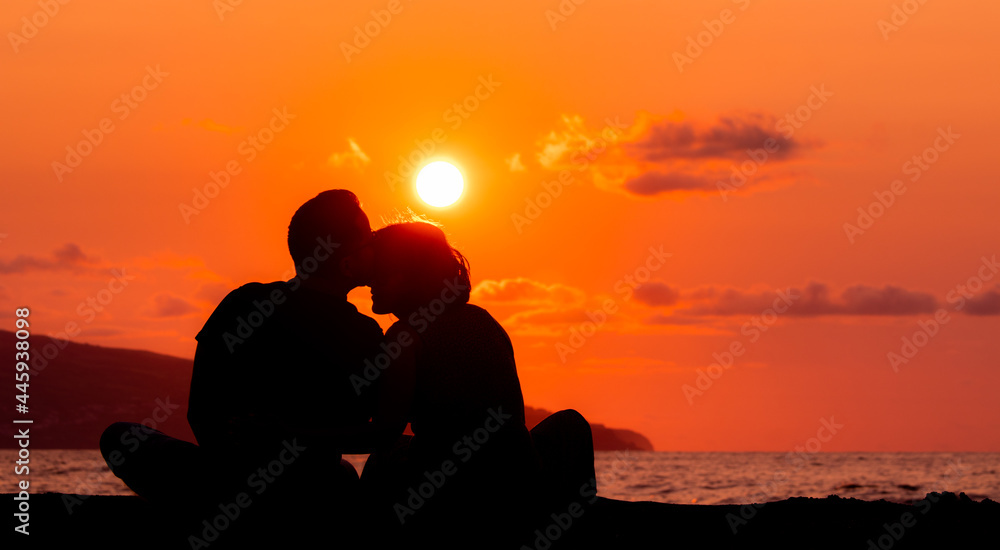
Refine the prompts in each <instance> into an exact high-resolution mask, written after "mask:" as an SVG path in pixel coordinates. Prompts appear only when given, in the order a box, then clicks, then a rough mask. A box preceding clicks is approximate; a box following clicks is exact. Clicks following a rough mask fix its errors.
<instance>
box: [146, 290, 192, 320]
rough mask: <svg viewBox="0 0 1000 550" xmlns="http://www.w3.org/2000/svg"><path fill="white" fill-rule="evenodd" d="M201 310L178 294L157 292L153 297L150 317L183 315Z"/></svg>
mask: <svg viewBox="0 0 1000 550" xmlns="http://www.w3.org/2000/svg"><path fill="white" fill-rule="evenodd" d="M199 311H201V310H200V309H199V308H198V307H197V306H195V305H194V304H192V303H191V302H189V301H187V300H185V299H184V298H181V297H179V296H173V295H171V294H157V295H156V296H154V297H153V307H152V309H151V310H150V311H149V316H150V317H159V318H164V317H183V316H185V315H191V314H193V313H198V312H199Z"/></svg>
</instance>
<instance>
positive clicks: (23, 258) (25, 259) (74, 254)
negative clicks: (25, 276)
mask: <svg viewBox="0 0 1000 550" xmlns="http://www.w3.org/2000/svg"><path fill="white" fill-rule="evenodd" d="M96 262H97V259H96V258H92V257H90V256H87V255H86V254H84V253H83V251H82V250H80V247H79V246H77V245H75V244H73V243H67V244H65V245H63V246H62V248H58V249H56V250H55V251H53V252H52V256H51V257H50V258H45V257H40V256H32V255H27V254H18V255H17V256H15V257H14V259H13V260H10V261H3V260H0V273H4V274H14V273H27V272H29V271H58V270H73V271H79V270H81V269H84V268H88V267H90V266H91V265H92V264H94V263H96Z"/></svg>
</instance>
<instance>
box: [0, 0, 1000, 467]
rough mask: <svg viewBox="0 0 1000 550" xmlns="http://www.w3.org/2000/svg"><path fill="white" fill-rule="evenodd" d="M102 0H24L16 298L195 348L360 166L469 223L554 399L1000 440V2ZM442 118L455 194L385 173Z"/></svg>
mask: <svg viewBox="0 0 1000 550" xmlns="http://www.w3.org/2000/svg"><path fill="white" fill-rule="evenodd" d="M50 4H52V5H50ZM97 4H98V5H93V3H84V2H70V3H68V4H66V5H58V3H57V2H55V1H54V0H53V1H50V2H48V3H46V1H44V0H43V1H42V2H34V1H23V0H17V1H8V2H4V3H3V5H2V6H0V21H2V30H3V31H4V34H5V35H6V37H7V43H8V44H7V46H5V47H4V48H0V50H2V52H3V53H2V54H0V55H2V66H3V85H2V87H0V98H2V101H3V105H5V107H6V109H5V119H4V120H5V122H4V129H5V131H4V132H3V133H2V135H0V161H2V166H3V200H2V201H0V277H2V278H0V308H2V309H0V312H2V317H3V318H4V319H7V320H8V321H10V326H8V327H6V328H8V329H11V328H12V326H13V322H12V319H13V315H12V313H13V309H14V308H15V307H21V306H30V307H31V308H32V310H33V313H32V319H33V320H34V321H35V324H34V329H35V330H36V331H37V332H42V333H49V334H57V333H59V332H60V331H62V330H64V327H65V326H66V324H67V323H68V322H76V323H78V324H79V325H80V327H81V330H80V334H79V336H77V337H76V338H75V339H76V340H78V341H82V342H90V343H95V344H100V345H107V346H119V347H129V348H143V349H150V350H154V351H158V352H163V353H169V354H174V355H179V356H184V357H191V356H192V355H193V353H194V346H195V341H194V338H193V336H194V334H195V333H196V332H197V331H198V329H199V328H200V327H201V325H202V323H204V321H205V319H207V317H208V315H209V314H210V313H211V311H212V309H213V308H214V306H215V304H216V303H217V302H218V301H219V300H220V299H221V298H222V297H223V296H224V295H225V293H226V292H228V291H229V290H230V289H232V288H235V287H236V286H239V285H240V284H243V283H245V282H249V281H254V280H257V281H270V280H275V279H278V278H282V277H283V275H285V274H286V273H287V272H288V270H289V269H290V268H291V261H290V259H289V258H288V256H287V250H286V248H285V243H284V238H285V230H286V227H287V223H288V219H289V218H290V216H291V214H292V212H294V210H295V208H296V207H297V206H298V205H299V204H301V203H302V202H304V201H305V200H307V199H308V198H310V197H312V196H314V195H315V194H316V193H317V192H319V191H321V190H323V189H328V188H348V189H351V190H353V191H355V192H356V193H357V195H358V196H359V197H360V198H361V200H362V202H363V203H364V207H365V209H366V211H367V212H368V213H369V216H370V217H371V219H372V222H373V225H375V226H376V227H377V226H378V225H380V224H381V219H382V217H383V216H385V217H388V216H391V215H392V214H393V213H394V212H396V211H403V210H405V209H406V208H411V209H413V210H414V211H416V212H418V213H423V214H427V215H429V216H431V217H432V218H434V219H436V220H438V221H440V222H442V223H443V224H444V227H445V229H446V231H447V232H448V233H449V234H450V235H451V237H452V239H453V241H454V243H455V244H456V245H457V246H458V247H459V248H460V249H461V250H462V251H463V253H465V254H466V256H467V257H468V258H469V259H470V261H471V264H472V275H473V282H474V283H475V284H477V285H478V286H477V288H476V291H475V292H474V295H473V302H474V303H477V304H479V305H482V306H484V307H486V308H487V309H488V310H489V311H490V312H492V313H493V315H494V316H495V317H496V318H497V319H498V320H500V322H501V323H502V324H503V326H504V327H505V328H506V329H507V331H508V332H509V333H510V334H511V337H512V339H513V341H514V345H515V352H516V356H517V361H518V371H519V374H520V377H521V382H522V387H523V390H524V395H525V401H526V402H527V403H528V404H531V405H533V406H537V407H544V408H548V409H553V410H556V409H560V408H569V407H572V408H576V409H578V410H580V411H581V412H582V413H584V415H586V416H587V417H588V418H590V419H591V420H593V421H597V422H602V423H605V424H608V425H612V426H621V427H631V428H633V429H636V430H638V431H640V432H642V433H644V434H646V435H647V436H649V437H650V438H651V439H652V441H653V443H654V445H655V446H656V448H657V449H658V450H692V451H693V450H699V451H700V450H735V451H743V450H768V451H790V450H792V449H794V448H795V447H796V446H802V445H805V444H806V443H807V442H808V441H809V440H810V438H814V437H817V433H818V431H819V430H820V429H821V428H824V426H825V424H824V422H826V423H830V422H831V420H830V419H831V417H832V419H833V420H832V422H833V423H835V424H838V425H839V424H842V425H843V427H842V428H838V429H837V433H836V434H833V435H832V436H829V437H828V436H826V434H827V432H821V435H823V439H828V441H825V442H823V443H822V448H821V450H823V451H853V450H868V451H934V450H940V451H958V450H968V451H1000V408H998V407H997V406H996V396H997V394H998V390H1000V374H998V370H997V366H998V364H997V363H998V359H997V357H998V353H1000V341H998V339H997V338H996V335H997V333H998V329H1000V276H998V275H997V274H995V273H994V272H993V271H992V270H991V269H990V262H986V263H985V264H984V261H983V258H984V257H985V258H986V259H987V260H989V259H991V258H994V257H995V256H996V255H997V254H1000V238H998V237H1000V232H998V231H997V223H996V211H997V206H998V205H1000V191H998V188H997V178H996V176H995V175H994V174H995V170H996V167H995V163H994V162H993V159H995V158H996V149H995V147H996V139H995V127H996V124H997V122H998V107H997V103H996V97H998V96H1000V85H998V81H997V71H996V67H997V66H998V59H997V58H998V54H997V52H1000V44H998V41H1000V39H997V38H996V37H994V34H995V33H993V32H992V30H993V29H992V25H993V22H994V21H996V20H997V18H998V16H1000V7H998V6H997V4H996V3H994V2H973V1H969V2H927V3H924V4H923V5H918V3H917V2H915V1H908V2H898V1H897V2H891V1H886V2H871V1H860V0H852V1H844V2H836V3H819V4H818V3H814V2H799V1H794V0H772V1H770V2H758V1H756V0H737V1H729V0H714V1H705V2H683V3H676V2H669V3H667V2H662V3H661V2H648V1H634V0H633V1H620V2H600V1H597V0H592V1H589V2H584V3H582V4H581V5H579V6H575V4H573V3H572V2H569V1H568V0H567V1H565V2H562V3H560V2H557V1H556V0H552V1H551V2H528V1H522V0H511V1H508V2H502V3H497V2H433V1H424V0H422V1H419V2H411V1H409V0H402V1H400V2H396V1H392V2H389V1H376V2H352V3H351V5H350V6H349V7H348V6H344V5H342V4H343V3H327V2H292V3H283V4H279V3H277V2H242V3H241V4H240V5H238V6H235V7H233V8H232V9H224V7H225V6H228V3H226V2H225V0H220V1H217V2H215V3H214V4H213V2H209V1H199V2H194V1H176V0H172V1H166V0H161V1H149V2H141V3H136V2H126V1H107V2H100V3H97ZM331 4H336V5H331ZM53 5H58V11H55V7H53ZM560 6H562V8H561V9H562V10H563V12H564V14H565V15H562V14H559V10H560ZM569 6H575V8H574V9H572V10H571V9H570V7H569ZM894 6H895V7H898V9H896V8H895V7H894ZM917 6H919V7H917ZM46 7H47V9H48V10H49V12H50V13H49V14H46V13H45V11H44V9H46ZM915 7H917V8H916V10H915V11H914V8H915ZM390 9H391V10H392V11H393V12H395V13H392V12H390V11H389V10H390ZM373 10H374V14H373ZM724 10H729V11H724ZM571 11H572V13H570V12H571ZM907 11H909V12H912V13H909V14H907ZM22 18H27V19H26V20H25V19H22ZM32 21H34V22H33V23H32ZM366 25H367V27H366ZM356 27H357V29H356ZM366 28H367V29H368V31H369V33H368V34H372V35H374V36H372V37H368V36H365V35H364V34H362V35H358V32H361V33H364V32H365V29H366ZM358 29H360V30H358ZM699 41H700V42H701V43H700V45H699ZM477 93H478V97H477V96H476V94H477ZM123 95H124V97H123ZM456 104H458V107H457V108H456ZM463 105H464V106H463ZM279 115H280V116H279ZM262 129H265V130H264V131H263V132H262V131H261V130H262ZM88 136H89V138H88ZM86 139H90V141H91V142H93V143H96V145H89V144H86V143H85V144H83V145H81V144H80V143H81V140H86ZM250 139H255V140H257V147H256V148H254V146H253V145H252V143H251V142H250V141H248V140H250ZM435 139H436V141H435ZM262 141H266V142H267V143H266V144H265V143H262ZM421 144H422V145H423V146H424V147H425V148H427V149H430V148H431V147H433V150H432V151H431V155H430V156H429V157H428V159H430V158H434V159H439V158H443V159H448V160H451V161H452V162H454V163H456V164H457V165H458V166H459V167H460V168H461V169H462V171H463V172H464V174H465V178H466V193H465V195H464V196H463V197H462V199H461V200H460V201H459V203H457V204H456V205H454V206H452V207H449V208H443V209H438V208H433V207H429V206H426V205H423V204H422V203H421V202H420V200H419V199H418V198H417V197H416V196H415V194H414V191H413V185H412V182H413V178H412V177H407V178H402V181H403V183H401V184H398V185H390V182H389V181H387V176H386V174H387V173H389V174H397V173H398V171H399V170H400V161H399V157H400V156H402V157H407V156H410V155H411V154H413V156H414V158H417V157H419V156H420V155H421V153H419V151H420V146H421ZM765 147H767V149H765ZM67 148H69V149H70V150H69V151H68V150H67ZM71 151H75V152H71ZM415 151H416V152H415ZM77 154H79V155H80V157H79V158H76V157H75V155H77ZM915 156H916V157H917V158H916V159H914V157H915ZM417 160H420V159H419V158H417ZM54 163H60V164H61V166H60V164H54ZM227 169H230V170H232V172H234V173H235V175H230V176H229V184H228V185H226V187H224V188H222V189H221V190H220V191H219V193H218V194H217V195H215V194H214V192H213V189H212V188H211V186H208V187H207V188H206V185H208V184H209V183H210V182H211V181H212V179H211V176H210V174H211V173H215V174H216V177H217V178H221V179H224V178H223V176H221V175H219V173H221V172H224V171H226V170H227ZM734 169H735V170H736V171H740V170H742V171H744V172H745V174H746V175H747V177H746V180H745V181H743V179H742V177H741V176H736V177H735V179H732V175H733V170H734ZM560 175H562V177H563V180H562V181H563V182H564V183H559V182H560ZM388 179H390V180H391V179H392V178H388ZM896 180H898V183H895V184H894V181H896ZM565 182H568V184H565ZM720 182H723V184H722V185H721V187H720ZM546 183H547V187H546ZM894 185H895V187H894ZM894 188H895V190H896V193H893V189H894ZM194 190H199V191H201V192H208V193H209V194H211V195H215V196H214V198H211V199H208V200H207V201H206V202H205V203H200V202H198V203H196V202H195V192H194ZM900 192H901V194H898V193H900ZM876 194H877V195H876ZM878 196H881V197H882V200H883V201H884V202H885V203H887V204H890V205H889V206H887V207H879V206H874V207H872V206H871V204H872V203H873V202H875V201H876V200H877V197H878ZM193 204H194V205H195V206H197V213H196V214H193V213H191V210H190V209H185V208H182V205H186V206H187V207H191V208H194V207H195V206H192V205H193ZM536 207H537V209H536ZM859 207H861V208H863V209H870V210H871V212H872V214H873V215H874V217H873V218H872V219H871V220H864V219H862V220H860V222H859V219H858V218H859V215H860V214H859V212H858V208H859ZM185 212H186V214H185ZM869 222H870V225H869ZM845 223H850V224H852V225H854V226H856V230H855V229H851V228H847V229H845ZM861 224H863V225H861ZM651 249H653V250H656V251H662V252H660V253H659V254H656V255H654V254H652V253H651V251H650V250H651ZM984 266H985V267H984ZM113 269H119V270H124V274H125V276H126V277H127V282H128V285H127V286H124V287H122V286H119V285H118V283H114V284H111V283H109V281H110V279H112V277H113V275H112V270H113ZM647 269H648V271H646V270H647ZM133 277H134V278H133ZM636 278H638V279H639V280H640V281H641V282H643V284H641V285H640V284H639V282H634V281H635V280H636ZM630 281H633V282H634V284H630ZM960 286H961V288H959V287H960ZM114 289H117V290H120V292H118V293H114V292H112V290H114ZM789 289H791V290H789ZM778 290H780V291H782V292H784V293H786V295H790V296H793V298H790V299H788V303H790V305H788V306H787V309H786V306H785V304H784V303H782V302H780V301H779V302H775V300H776V298H777V297H778V295H777V294H776V291H778ZM102 291H103V293H102ZM950 293H951V294H950ZM960 293H965V295H964V297H963V295H962V294H960ZM367 296H368V293H367V289H358V290H356V291H355V292H354V293H352V295H351V297H352V300H353V301H354V302H355V303H356V304H358V306H359V308H360V309H361V310H362V311H367V312H369V313H370V301H369V300H368V298H367ZM960 298H961V299H960ZM88 299H92V300H104V301H106V303H105V304H103V305H101V304H98V305H100V306H101V311H99V312H98V311H97V309H96V308H95V307H92V306H89V305H87V300H88ZM777 299H779V300H780V298H777ZM81 304H82V305H81ZM775 305H778V306H779V307H780V309H781V310H783V311H782V312H776V311H773V310H771V309H770V308H772V307H774V306H775ZM604 306H607V308H608V311H612V313H610V314H608V315H607V316H606V320H605V321H604V322H602V323H601V324H600V326H598V327H596V330H593V331H591V330H590V329H591V328H594V327H592V326H587V325H586V323H588V322H589V319H590V318H594V319H598V320H600V315H599V314H595V313H594V312H595V311H597V310H600V309H601V308H602V307H604ZM959 306H961V309H959ZM588 313H590V316H589V317H588V315H587V314H588ZM935 315H938V316H939V317H938V318H939V319H946V321H945V322H944V323H939V324H938V325H937V329H938V330H937V331H935V330H934V325H933V324H932V323H931V320H933V319H935ZM755 320H756V323H757V324H758V327H759V328H754V325H753V323H754V322H755ZM379 322H380V323H381V324H382V325H383V327H386V326H388V324H390V323H391V319H389V318H384V317H383V318H379ZM748 323H749V324H748ZM921 323H922V324H923V326H927V327H930V328H928V329H927V330H929V331H930V332H934V333H935V334H934V335H933V336H932V337H928V338H926V341H925V339H924V337H923V336H917V340H918V341H919V343H923V345H922V346H921V347H919V348H915V349H916V354H912V353H909V355H912V357H910V358H908V359H907V362H905V363H902V362H899V361H898V360H897V361H894V360H892V358H891V357H890V356H889V354H890V353H897V354H901V355H900V356H901V357H902V353H903V351H906V350H904V349H902V348H903V345H904V344H903V341H902V338H904V337H910V338H913V336H914V334H915V333H917V332H918V331H920V330H921ZM744 327H745V328H744ZM764 328H766V330H763V329H764ZM581 329H583V330H584V331H585V332H586V333H587V334H590V336H589V337H587V338H579V337H575V336H574V334H576V333H577V332H579V330H581ZM591 333H592V334H591ZM731 347H733V348H735V349H737V350H742V354H740V355H739V356H738V357H734V360H733V362H732V365H731V367H730V368H728V369H721V368H720V367H715V368H712V367H711V365H712V363H713V362H715V361H717V359H716V358H714V356H713V354H718V355H719V357H720V358H722V359H724V357H722V354H723V353H724V352H726V351H727V350H729V349H730V348H731ZM568 349H571V350H573V351H572V352H569V351H567V350H568ZM904 358H905V357H904ZM709 369H711V372H712V373H713V374H715V376H716V378H709V377H708V372H709ZM702 372H704V373H706V374H705V375H701V374H700V373H702ZM45 376H58V373H55V372H52V373H51V374H50V373H49V372H46V373H45ZM699 377H700V378H701V379H700V380H699ZM38 383H40V384H41V383H43V382H42V381H39V382H38ZM699 384H700V385H699ZM685 386H687V388H686V389H685ZM695 390H697V391H695Z"/></svg>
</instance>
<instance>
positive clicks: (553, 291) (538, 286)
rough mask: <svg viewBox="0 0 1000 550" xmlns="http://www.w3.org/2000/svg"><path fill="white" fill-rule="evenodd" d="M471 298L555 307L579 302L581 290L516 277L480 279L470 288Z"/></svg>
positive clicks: (488, 301) (478, 300)
mask: <svg viewBox="0 0 1000 550" xmlns="http://www.w3.org/2000/svg"><path fill="white" fill-rule="evenodd" d="M472 299H473V300H475V301H477V302H484V303H490V302H492V303H506V304H511V305H521V306H525V305H527V306H553V307H555V306H563V305H572V304H579V303H581V302H582V301H583V292H581V291H580V290H578V289H575V288H572V287H569V286H566V285H561V284H551V285H547V284H544V283H540V282H538V281H533V280H531V279H526V278H523V277H518V278H516V279H502V280H492V279H488V280H485V281H482V282H481V283H479V284H478V285H476V287H475V288H473V289H472Z"/></svg>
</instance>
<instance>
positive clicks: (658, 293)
mask: <svg viewBox="0 0 1000 550" xmlns="http://www.w3.org/2000/svg"><path fill="white" fill-rule="evenodd" d="M679 297H680V292H679V291H678V290H677V289H675V288H671V287H670V286H668V285H667V284H666V283H661V282H659V281H652V282H649V283H646V284H644V285H642V286H640V287H639V288H637V289H635V299H636V300H639V301H640V302H642V303H644V304H646V305H649V306H670V305H674V304H675V303H677V299H678V298H679Z"/></svg>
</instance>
